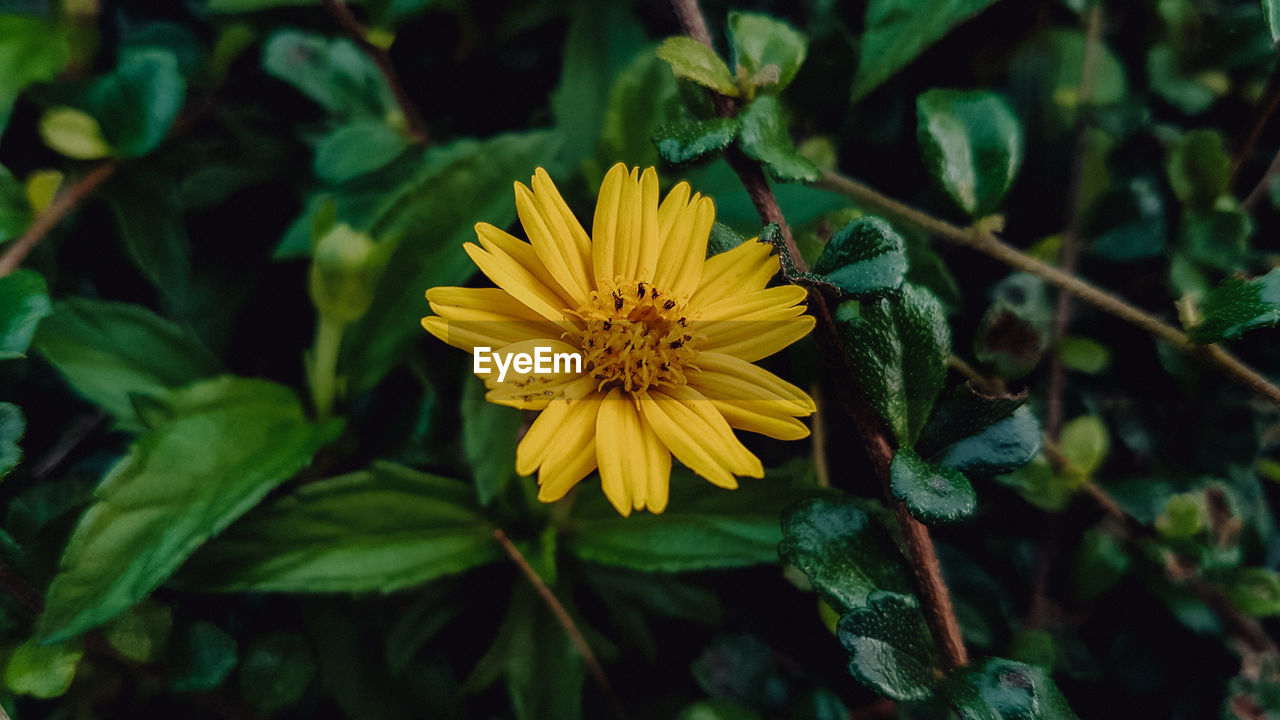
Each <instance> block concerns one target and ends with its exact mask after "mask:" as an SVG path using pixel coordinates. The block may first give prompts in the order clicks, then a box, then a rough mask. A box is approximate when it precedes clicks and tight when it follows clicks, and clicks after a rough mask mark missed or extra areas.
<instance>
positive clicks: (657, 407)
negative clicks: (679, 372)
mask: <svg viewBox="0 0 1280 720" xmlns="http://www.w3.org/2000/svg"><path fill="white" fill-rule="evenodd" d="M638 397H639V400H640V412H641V413H642V414H643V415H644V420H645V422H646V423H648V424H649V427H651V428H653V432H654V434H655V435H657V436H658V439H659V440H661V441H662V444H663V445H665V446H666V447H667V449H669V450H670V451H671V454H672V455H675V456H676V459H678V460H679V461H680V462H682V463H684V464H685V467H687V468H689V469H690V470H692V471H694V472H695V473H697V474H698V475H701V476H702V477H704V478H706V479H707V480H708V481H710V482H711V483H712V484H713V485H719V486H720V487H723V488H729V489H731V490H732V489H734V488H736V487H738V481H737V479H735V478H734V477H733V473H731V472H729V470H728V469H727V468H725V466H724V465H722V464H721V463H720V462H719V461H718V460H717V459H716V458H714V457H712V455H711V453H710V452H708V451H707V450H706V449H705V448H704V447H703V446H702V444H701V443H700V442H699V441H698V440H695V439H694V433H696V432H698V431H699V430H701V429H702V428H701V427H700V426H701V423H693V424H692V425H691V426H686V425H685V424H684V423H683V422H682V421H683V419H684V417H685V415H691V414H692V413H691V412H688V411H686V413H685V414H682V415H680V416H679V417H673V416H672V413H673V412H675V409H676V407H677V406H679V405H680V403H679V401H677V400H673V399H672V398H670V397H667V396H666V395H662V394H660V393H642V394H640V395H639V396H638Z"/></svg>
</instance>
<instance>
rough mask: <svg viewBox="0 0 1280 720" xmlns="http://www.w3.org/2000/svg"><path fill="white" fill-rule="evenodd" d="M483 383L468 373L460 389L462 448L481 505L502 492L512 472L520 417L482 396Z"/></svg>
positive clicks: (512, 410)
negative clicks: (469, 466) (461, 389)
mask: <svg viewBox="0 0 1280 720" xmlns="http://www.w3.org/2000/svg"><path fill="white" fill-rule="evenodd" d="M484 393H485V389H484V383H482V382H481V381H480V379H479V378H476V377H468V378H467V381H466V384H465V386H464V387H463V391H462V409H461V412H462V451H463V454H465V455H466V457H467V463H468V464H470V465H471V477H472V480H473V481H474V482H475V485H476V496H477V497H478V498H479V500H480V504H481V505H488V504H489V503H491V502H493V500H494V498H496V497H498V496H499V495H501V494H502V492H503V490H505V489H506V487H507V483H508V482H509V481H510V480H511V478H512V477H514V476H515V466H516V433H517V432H518V431H519V430H520V424H521V422H523V417H522V416H521V413H520V411H519V410H516V409H514V408H509V407H504V406H502V405H495V404H493V403H491V402H486V401H485V399H484Z"/></svg>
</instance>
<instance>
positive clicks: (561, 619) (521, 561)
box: [493, 528, 626, 718]
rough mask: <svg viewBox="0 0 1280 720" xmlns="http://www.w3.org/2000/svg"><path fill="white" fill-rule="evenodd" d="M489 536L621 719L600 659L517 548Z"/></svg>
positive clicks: (501, 536)
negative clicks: (529, 586) (542, 605)
mask: <svg viewBox="0 0 1280 720" xmlns="http://www.w3.org/2000/svg"><path fill="white" fill-rule="evenodd" d="M493 537H494V538H495V539H496V540H497V541H498V544H499V545H501V546H502V549H503V550H505V551H506V553H507V555H508V556H509V557H510V558H511V562H513V563H515V564H516V567H517V568H519V569H520V572H521V574H523V575H524V576H525V579H526V580H528V581H529V584H530V585H532V586H533V589H534V592H536V593H538V597H540V598H542V601H543V602H544V603H546V605H547V609H549V610H550V611H551V614H552V615H554V616H555V618H556V622H558V623H560V627H562V628H564V633H565V635H568V636H569V642H571V643H573V647H574V649H576V650H577V651H578V654H579V655H581V656H582V659H583V661H584V662H586V664H587V670H589V671H590V672H591V677H592V678H593V679H594V680H595V681H596V685H599V686H600V690H601V691H603V692H604V694H605V697H607V698H609V702H610V703H611V704H612V705H613V709H614V713H615V714H616V715H617V716H618V717H619V718H625V717H626V713H625V712H624V711H623V709H622V703H621V702H620V701H619V700H618V696H617V695H615V694H614V692H613V686H612V685H610V684H609V678H608V676H606V675H605V674H604V667H603V666H602V665H601V664H600V660H599V659H597V658H596V654H595V652H594V651H592V649H591V646H590V645H588V644H587V639H586V637H584V636H583V635H582V631H581V630H579V629H578V624H577V623H575V622H574V621H573V618H572V617H570V616H569V611H567V610H565V609H564V605H563V604H561V602H560V599H559V598H557V597H556V594H555V593H553V592H551V588H549V587H547V583H546V582H545V581H544V580H543V579H542V576H540V575H538V571H537V570H534V569H533V566H532V565H530V564H529V561H528V560H526V559H525V557H524V555H523V554H521V552H520V549H519V548H517V547H516V546H515V543H513V542H511V538H509V537H507V534H506V533H505V532H503V531H502V528H495V529H494V531H493Z"/></svg>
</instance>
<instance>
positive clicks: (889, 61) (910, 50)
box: [850, 0, 995, 101]
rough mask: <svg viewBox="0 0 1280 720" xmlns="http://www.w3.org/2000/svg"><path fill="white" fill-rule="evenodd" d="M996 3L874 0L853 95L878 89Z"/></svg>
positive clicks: (987, 0)
mask: <svg viewBox="0 0 1280 720" xmlns="http://www.w3.org/2000/svg"><path fill="white" fill-rule="evenodd" d="M993 2H995V0H940V1H939V2H935V3H930V4H922V3H915V2H912V1H911V0H871V2H869V3H868V4H867V15H866V31H865V32H864V33H863V35H862V42H861V50H860V52H859V54H858V74H857V75H855V76H854V79H853V88H852V89H851V90H850V98H851V99H852V100H854V101H857V100H858V99H860V98H862V97H863V96H864V95H866V94H867V93H869V92H871V91H872V90H874V89H876V87H878V86H879V85H880V83H882V82H884V81H885V80H887V79H888V78H889V77H890V76H891V75H893V74H894V73H896V72H898V71H899V70H901V69H902V68H903V67H905V66H906V65H907V64H908V63H910V62H911V61H912V60H914V59H915V58H916V57H917V56H918V55H919V54H920V53H922V52H924V51H925V49H926V48H928V47H929V46H930V45H933V44H934V43H935V42H937V41H938V40H939V39H941V38H942V36H943V35H946V34H947V32H948V31H950V30H951V29H952V28H953V27H955V26H956V25H959V24H960V23H962V22H964V21H965V20H968V19H969V18H971V17H973V16H974V15H977V14H978V13H979V12H982V11H983V10H984V9H986V7H987V6H988V5H990V4H991V3H993Z"/></svg>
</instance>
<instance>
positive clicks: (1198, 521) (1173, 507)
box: [1155, 492, 1207, 540]
mask: <svg viewBox="0 0 1280 720" xmlns="http://www.w3.org/2000/svg"><path fill="white" fill-rule="evenodd" d="M1206 514H1207V513H1206V512H1205V507H1204V495H1203V494H1201V493H1195V492H1187V493H1178V494H1176V495H1171V496H1169V500H1168V501H1167V502H1166V503H1165V505H1164V510H1163V511H1161V512H1160V514H1159V515H1157V516H1156V521H1155V526H1156V532H1158V533H1160V536H1161V537H1163V538H1168V539H1170V540H1179V539H1183V538H1190V537H1194V536H1196V535H1197V534H1199V532H1200V531H1201V530H1203V529H1204V527H1205V525H1206V520H1207V518H1206V517H1205V515H1206Z"/></svg>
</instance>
